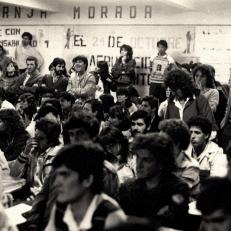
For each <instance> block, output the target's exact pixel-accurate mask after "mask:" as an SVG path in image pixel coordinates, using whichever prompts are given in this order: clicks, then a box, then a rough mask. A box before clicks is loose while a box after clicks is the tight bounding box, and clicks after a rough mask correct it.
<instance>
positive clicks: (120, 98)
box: [117, 95, 128, 105]
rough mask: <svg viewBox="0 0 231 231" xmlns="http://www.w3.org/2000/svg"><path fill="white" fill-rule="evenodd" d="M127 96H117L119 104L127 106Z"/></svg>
mask: <svg viewBox="0 0 231 231" xmlns="http://www.w3.org/2000/svg"><path fill="white" fill-rule="evenodd" d="M127 98H128V97H127V96H126V95H118V96H117V102H119V103H121V104H122V105H124V104H125V101H126V100H127Z"/></svg>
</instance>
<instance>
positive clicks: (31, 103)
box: [18, 93, 37, 120]
mask: <svg viewBox="0 0 231 231" xmlns="http://www.w3.org/2000/svg"><path fill="white" fill-rule="evenodd" d="M18 107H19V110H20V111H23V113H26V114H27V115H28V116H29V119H30V120H31V119H32V117H33V115H34V114H35V113H36V111H37V105H36V100H35V97H34V95H33V94H31V93H24V94H22V95H20V96H19V99H18Z"/></svg>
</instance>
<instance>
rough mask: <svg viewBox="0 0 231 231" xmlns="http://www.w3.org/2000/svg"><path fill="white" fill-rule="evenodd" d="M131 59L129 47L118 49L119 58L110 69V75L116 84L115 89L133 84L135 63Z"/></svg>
mask: <svg viewBox="0 0 231 231" xmlns="http://www.w3.org/2000/svg"><path fill="white" fill-rule="evenodd" d="M132 57H133V49H132V47H131V46H129V45H126V44H124V45H122V46H121V47H120V57H119V58H118V59H117V60H116V62H115V64H114V66H113V67H112V70H111V74H112V77H113V79H114V80H115V81H116V83H117V88H121V87H123V88H124V87H128V86H129V85H131V84H134V82H135V68H136V61H135V60H134V59H133V58H132Z"/></svg>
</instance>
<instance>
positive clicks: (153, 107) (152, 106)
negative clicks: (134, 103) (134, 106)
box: [141, 96, 158, 116]
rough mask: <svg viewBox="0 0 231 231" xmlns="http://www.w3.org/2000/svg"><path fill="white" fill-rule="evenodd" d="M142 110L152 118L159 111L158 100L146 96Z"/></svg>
mask: <svg viewBox="0 0 231 231" xmlns="http://www.w3.org/2000/svg"><path fill="white" fill-rule="evenodd" d="M141 108H142V110H144V111H146V112H147V113H148V115H149V116H151V115H152V114H153V113H155V112H157V110H158V100H157V99H155V98H154V97H153V96H145V97H144V98H143V99H142V104H141Z"/></svg>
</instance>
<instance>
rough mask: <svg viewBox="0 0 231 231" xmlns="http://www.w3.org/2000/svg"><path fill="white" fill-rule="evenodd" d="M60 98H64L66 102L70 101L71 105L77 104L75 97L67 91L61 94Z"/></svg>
mask: <svg viewBox="0 0 231 231" xmlns="http://www.w3.org/2000/svg"><path fill="white" fill-rule="evenodd" d="M59 98H63V99H65V100H67V101H70V102H71V104H74V102H75V97H74V96H73V95H72V94H71V93H69V92H67V91H64V92H61V93H60V94H59Z"/></svg>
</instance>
